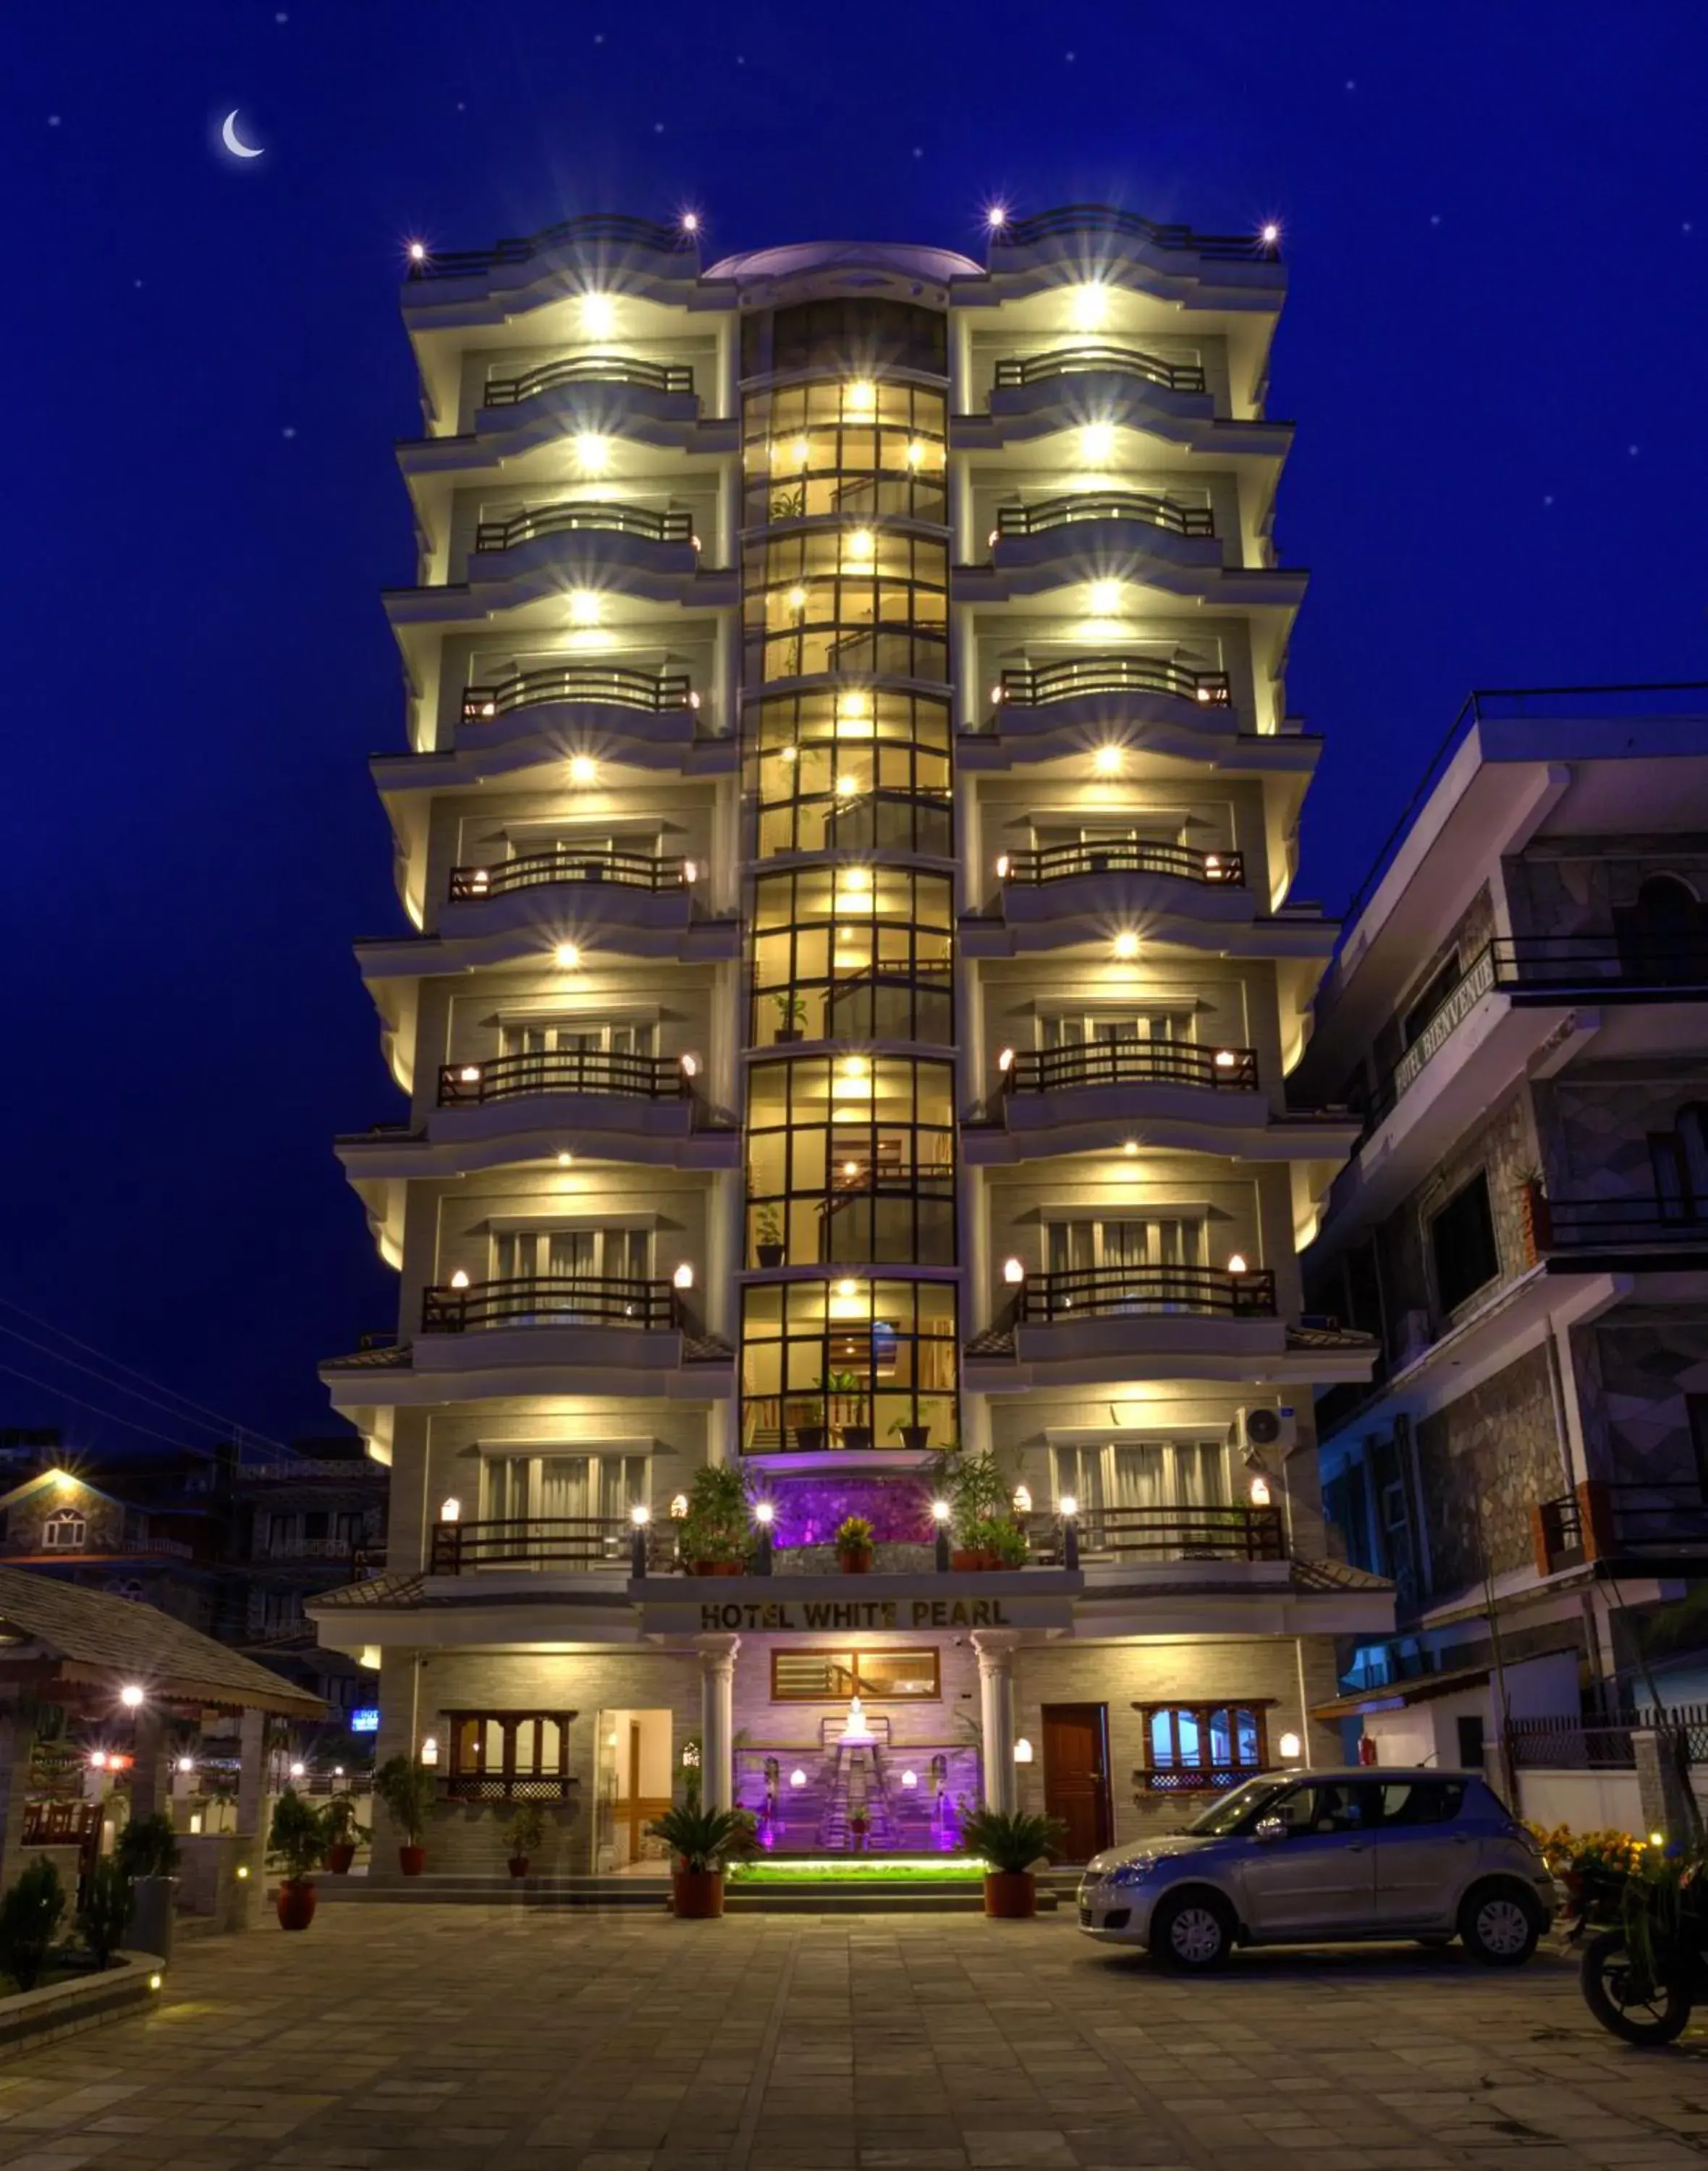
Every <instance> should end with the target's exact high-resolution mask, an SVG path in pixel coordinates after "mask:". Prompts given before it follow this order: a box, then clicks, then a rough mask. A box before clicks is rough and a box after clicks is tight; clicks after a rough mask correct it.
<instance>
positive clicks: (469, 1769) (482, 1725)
mask: <svg viewBox="0 0 1708 2171" xmlns="http://www.w3.org/2000/svg"><path fill="white" fill-rule="evenodd" d="M443 1716H444V1721H445V1729H446V1734H447V1736H448V1747H449V1767H448V1771H447V1772H446V1774H445V1793H446V1794H447V1796H448V1798H449V1799H450V1800H452V1801H454V1802H508V1801H536V1802H556V1801H561V1800H563V1798H565V1796H566V1795H567V1793H568V1792H569V1790H570V1788H572V1786H574V1785H575V1784H576V1783H577V1782H576V1781H575V1780H573V1779H572V1777H570V1773H569V1729H570V1724H571V1722H572V1720H573V1719H574V1718H576V1717H577V1713H574V1712H572V1711H539V1710H523V1711H518V1710H512V1709H503V1708H498V1707H492V1706H490V1705H489V1706H485V1707H481V1708H478V1709H476V1708H471V1707H461V1708H459V1709H457V1710H454V1711H447V1712H446V1713H444V1714H443ZM545 1723H551V1724H553V1725H555V1726H556V1729H557V1761H556V1766H555V1767H554V1768H550V1769H548V1768H545V1767H544V1766H542V1762H541V1747H542V1739H541V1734H542V1728H543V1726H544V1725H545ZM491 1725H496V1726H497V1727H498V1728H499V1729H500V1730H501V1731H502V1735H503V1750H502V1759H501V1761H500V1765H499V1768H498V1769H497V1771H494V1770H493V1769H492V1768H491V1766H490V1764H489V1763H488V1762H487V1761H486V1731H487V1729H488V1727H489V1726H491Z"/></svg>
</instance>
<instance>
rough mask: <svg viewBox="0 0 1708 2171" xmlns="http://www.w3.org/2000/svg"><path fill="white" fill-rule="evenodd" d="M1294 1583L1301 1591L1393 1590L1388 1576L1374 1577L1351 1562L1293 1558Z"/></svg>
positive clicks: (1295, 1556)
mask: <svg viewBox="0 0 1708 2171" xmlns="http://www.w3.org/2000/svg"><path fill="white" fill-rule="evenodd" d="M1293 1582H1294V1584H1296V1585H1297V1588H1298V1589H1301V1590H1392V1589H1393V1588H1394V1585H1393V1584H1391V1583H1390V1582H1389V1581H1388V1579H1387V1577H1386V1576H1382V1575H1372V1574H1371V1573H1370V1571H1369V1570H1368V1569H1367V1568H1354V1567H1353V1566H1352V1565H1351V1562H1349V1561H1331V1560H1301V1559H1300V1558H1299V1557H1298V1555H1297V1553H1295V1554H1294V1556H1293Z"/></svg>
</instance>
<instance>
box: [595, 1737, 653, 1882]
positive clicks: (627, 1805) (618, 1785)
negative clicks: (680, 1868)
mask: <svg viewBox="0 0 1708 2171" xmlns="http://www.w3.org/2000/svg"><path fill="white" fill-rule="evenodd" d="M594 1768H595V1772H596V1788H595V1796H594V1803H595V1814H596V1817H597V1823H596V1825H595V1829H594V1871H595V1873H596V1874H599V1875H607V1876H608V1875H610V1874H611V1873H613V1872H615V1871H618V1870H625V1869H631V1870H638V1871H643V1872H653V1871H656V1872H657V1873H658V1875H660V1876H663V1875H664V1874H665V1873H667V1872H668V1870H669V1867H670V1862H669V1849H668V1848H667V1847H665V1845H664V1843H663V1841H662V1840H656V1839H648V1838H647V1825H649V1824H651V1822H652V1821H653V1818H654V1817H658V1816H662V1815H663V1813H664V1811H665V1810H666V1809H669V1806H670V1779H671V1762H670V1714H669V1712H668V1711H632V1710H620V1711H602V1712H601V1713H599V1756H598V1760H597V1763H596V1765H595V1767H594Z"/></svg>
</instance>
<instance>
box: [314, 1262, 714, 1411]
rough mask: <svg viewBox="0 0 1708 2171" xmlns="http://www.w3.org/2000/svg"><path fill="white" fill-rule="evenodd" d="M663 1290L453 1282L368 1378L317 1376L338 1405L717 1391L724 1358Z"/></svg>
mask: <svg viewBox="0 0 1708 2171" xmlns="http://www.w3.org/2000/svg"><path fill="white" fill-rule="evenodd" d="M689 1305H690V1296H689V1294H688V1292H687V1291H686V1289H679V1288H678V1287H677V1286H676V1284H674V1282H673V1281H659V1280H653V1279H638V1278H629V1277H626V1276H615V1275H607V1274H534V1275H524V1276H517V1277H514V1278H508V1279H504V1280H493V1281H485V1282H469V1283H466V1284H464V1283H461V1282H459V1281H457V1280H453V1281H451V1282H449V1283H445V1284H440V1285H439V1286H438V1287H436V1288H432V1289H426V1290H424V1291H423V1292H422V1310H421V1332H420V1333H419V1334H418V1335H417V1336H416V1339H415V1341H414V1343H412V1344H411V1347H410V1348H408V1349H407V1350H406V1351H404V1352H403V1353H402V1355H401V1361H400V1363H399V1364H395V1365H387V1366H386V1367H385V1368H384V1371H383V1373H382V1374H381V1375H380V1376H378V1377H376V1376H373V1374H372V1372H371V1371H367V1370H363V1368H362V1366H361V1360H360V1359H334V1360H332V1362H331V1363H330V1364H326V1365H325V1367H324V1368H323V1370H324V1373H325V1377H326V1379H327V1380H328V1383H329V1385H330V1386H331V1387H332V1389H333V1399H334V1401H335V1402H336V1403H337V1404H338V1406H339V1407H341V1408H349V1407H362V1408H366V1407H372V1406H373V1405H375V1404H392V1405H396V1404H402V1403H410V1404H418V1403H419V1404H429V1405H430V1404H433V1403H437V1402H443V1400H444V1398H445V1396H446V1395H447V1393H462V1394H470V1395H479V1396H487V1395H505V1394H519V1395H530V1394H581V1393H587V1394H610V1395H622V1396H627V1395H640V1396H647V1397H648V1398H667V1399H673V1400H674V1399H676V1398H682V1399H685V1400H688V1401H693V1402H701V1401H704V1400H706V1398H707V1397H708V1396H720V1395H725V1394H728V1391H729V1390H730V1388H731V1386H733V1353H732V1351H731V1349H730V1347H729V1345H728V1343H727V1342H725V1341H724V1340H723V1339H722V1337H720V1336H718V1335H715V1334H710V1333H707V1332H705V1330H704V1329H703V1328H702V1327H701V1326H700V1324H699V1321H698V1320H697V1318H696V1316H694V1315H693V1314H692V1313H691V1312H690V1309H689Z"/></svg>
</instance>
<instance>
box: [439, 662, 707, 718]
mask: <svg viewBox="0 0 1708 2171" xmlns="http://www.w3.org/2000/svg"><path fill="white" fill-rule="evenodd" d="M545 701H586V702H588V703H602V704H604V705H605V706H607V707H610V708H616V709H644V710H647V711H648V712H649V713H650V714H652V715H654V716H657V715H660V714H662V713H663V711H665V710H670V709H697V708H698V707H699V705H700V697H699V695H698V694H696V693H695V692H694V691H693V689H692V687H691V685H690V680H689V677H688V673H686V672H685V671H631V670H628V669H626V668H625V667H623V666H622V665H620V664H612V663H600V664H592V663H564V664H554V665H552V666H551V667H550V668H549V669H546V670H544V671H518V672H514V673H512V674H511V676H510V677H509V678H500V679H497V680H495V681H494V683H492V684H491V685H490V686H470V688H469V689H468V691H467V692H466V693H465V694H464V695H463V721H464V722H465V724H481V723H489V722H490V721H491V720H492V718H493V717H494V716H508V715H509V713H510V711H511V710H513V709H533V708H538V707H539V706H540V704H541V703H542V702H545Z"/></svg>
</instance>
